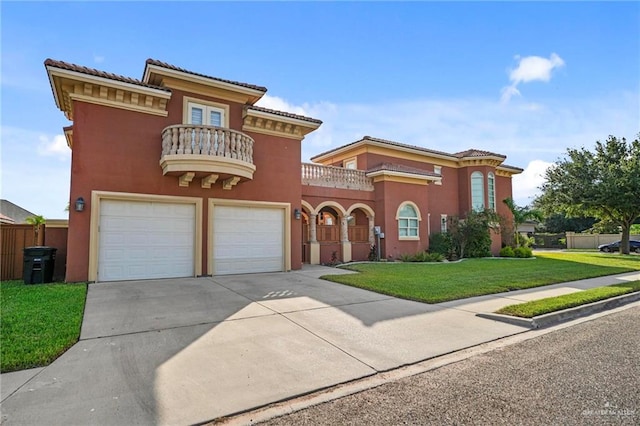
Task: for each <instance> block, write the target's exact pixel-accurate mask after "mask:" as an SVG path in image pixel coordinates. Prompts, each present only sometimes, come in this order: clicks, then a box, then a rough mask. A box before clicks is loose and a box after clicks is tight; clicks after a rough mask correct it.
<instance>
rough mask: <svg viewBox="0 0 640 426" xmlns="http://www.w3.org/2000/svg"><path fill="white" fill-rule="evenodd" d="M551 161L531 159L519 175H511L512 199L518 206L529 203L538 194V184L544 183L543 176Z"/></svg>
mask: <svg viewBox="0 0 640 426" xmlns="http://www.w3.org/2000/svg"><path fill="white" fill-rule="evenodd" d="M552 164H553V163H550V162H547V161H542V160H533V161H530V162H529V164H528V165H527V167H526V168H525V169H524V172H522V173H521V174H519V175H515V176H514V177H513V181H512V183H513V200H514V201H515V203H516V204H517V205H519V206H526V205H528V204H531V202H532V201H533V199H534V198H535V197H536V196H537V195H538V194H540V190H539V189H538V188H540V186H541V185H542V184H543V183H544V176H545V173H546V171H547V169H548V168H549V166H551V165H552Z"/></svg>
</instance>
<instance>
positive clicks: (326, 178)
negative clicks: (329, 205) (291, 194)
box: [302, 163, 373, 191]
mask: <svg viewBox="0 0 640 426" xmlns="http://www.w3.org/2000/svg"><path fill="white" fill-rule="evenodd" d="M302 184H303V185H310V186H324V187H327V188H341V189H354V190H357V191H373V179H371V178H368V177H367V176H366V175H365V172H364V171H362V170H352V169H345V168H343V167H333V166H322V165H320V164H311V163H302Z"/></svg>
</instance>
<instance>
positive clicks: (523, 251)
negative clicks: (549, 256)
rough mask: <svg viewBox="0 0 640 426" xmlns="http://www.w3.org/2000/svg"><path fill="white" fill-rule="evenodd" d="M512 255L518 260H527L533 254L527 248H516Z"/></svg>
mask: <svg viewBox="0 0 640 426" xmlns="http://www.w3.org/2000/svg"><path fill="white" fill-rule="evenodd" d="M513 254H514V255H515V257H519V258H528V257H531V256H533V252H532V251H531V249H530V248H529V247H517V248H516V249H515V250H514V251H513Z"/></svg>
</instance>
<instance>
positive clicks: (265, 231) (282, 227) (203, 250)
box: [45, 59, 522, 281]
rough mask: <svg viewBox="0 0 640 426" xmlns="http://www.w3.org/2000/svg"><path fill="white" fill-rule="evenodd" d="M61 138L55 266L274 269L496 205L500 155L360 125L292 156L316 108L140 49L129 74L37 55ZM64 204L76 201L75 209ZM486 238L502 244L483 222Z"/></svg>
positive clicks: (403, 243)
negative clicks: (362, 130) (67, 175)
mask: <svg viewBox="0 0 640 426" xmlns="http://www.w3.org/2000/svg"><path fill="white" fill-rule="evenodd" d="M45 67H46V69H47V73H48V76H49V80H50V83H51V87H52V90H53V96H54V99H55V102H56V105H57V107H58V108H59V109H60V110H62V111H63V112H64V113H65V116H66V117H67V118H68V119H69V120H71V121H72V122H73V124H72V125H71V126H68V127H65V128H64V131H65V135H66V137H67V142H68V145H69V147H70V148H71V149H72V161H71V190H70V205H71V209H70V210H71V211H70V212H69V234H68V242H67V250H68V255H67V271H66V279H67V281H81V280H89V281H118V280H130V279H145V278H169V277H189V276H202V275H222V274H236V273H251V272H271V271H288V270H291V269H299V268H301V266H302V264H303V263H312V264H318V263H327V262H330V261H332V260H339V261H345V262H346V261H351V260H365V259H367V257H368V255H369V252H370V249H371V245H373V244H376V243H377V239H378V236H377V235H376V231H380V232H381V233H383V234H384V238H382V239H380V250H381V253H382V256H384V257H385V258H397V257H398V256H399V255H401V254H403V253H415V252H417V251H419V250H424V249H426V248H427V247H428V242H429V235H430V234H431V233H434V232H442V231H445V230H446V226H447V217H448V216H451V215H460V216H464V214H465V213H466V212H468V211H470V210H471V209H473V208H485V207H486V208H491V209H494V210H497V211H498V213H502V214H505V215H506V214H507V212H508V211H507V210H506V206H504V205H503V203H502V200H503V199H504V198H507V197H510V196H511V176H512V175H514V174H517V173H520V172H521V171H522V170H521V169H519V168H516V167H511V166H507V165H505V164H504V163H503V162H504V160H505V156H503V155H499V154H494V153H491V152H486V151H479V150H468V151H464V152H459V153H446V152H442V151H435V150H430V149H425V148H421V147H417V146H411V145H406V144H403V143H397V142H392V141H388V140H382V139H376V138H373V137H369V136H365V137H363V138H362V139H361V140H358V141H355V142H352V143H349V144H347V145H344V146H341V147H339V148H336V149H332V150H331V151H328V152H325V153H322V154H319V155H317V156H315V157H314V158H312V161H313V162H314V163H301V161H300V160H301V143H302V140H303V139H304V137H305V136H306V135H307V134H309V133H310V132H313V131H314V130H316V129H317V128H318V127H319V126H320V125H321V124H322V122H321V121H320V120H317V119H313V118H309V117H304V116H300V115H295V114H290V113H287V112H281V111H273V110H270V109H266V108H262V107H259V106H256V105H255V103H256V102H257V101H258V100H259V99H260V98H261V97H262V96H263V95H264V94H265V93H266V90H267V89H266V88H264V87H261V86H256V85H252V84H246V83H240V82H236V81H231V80H225V79H220V78H216V77H210V76H207V75H204V74H199V73H196V72H192V71H188V70H185V69H182V68H178V67H175V66H173V65H169V64H166V63H163V62H160V61H156V60H151V59H150V60H147V62H146V65H145V68H144V72H143V76H142V79H141V80H137V79H134V78H129V77H123V76H119V75H114V74H110V73H107V72H103V71H99V70H95V69H92V68H86V67H83V66H78V65H74V64H69V63H66V62H61V61H56V60H51V59H48V60H46V61H45ZM76 204H78V206H77V208H76ZM492 248H493V250H494V251H497V250H498V249H499V248H500V239H499V237H494V244H493V247H492Z"/></svg>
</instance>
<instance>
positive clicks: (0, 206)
mask: <svg viewBox="0 0 640 426" xmlns="http://www.w3.org/2000/svg"><path fill="white" fill-rule="evenodd" d="M0 214H2V215H3V216H5V217H7V218H8V219H9V220H12V221H13V223H25V220H26V219H27V218H28V217H31V216H35V214H33V213H31V212H30V211H29V210H26V209H23V208H22V207H20V206H19V205H17V204H13V203H12V202H11V201H9V200H0ZM5 220H6V219H5ZM6 223H9V222H8V221H7V222H6Z"/></svg>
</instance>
